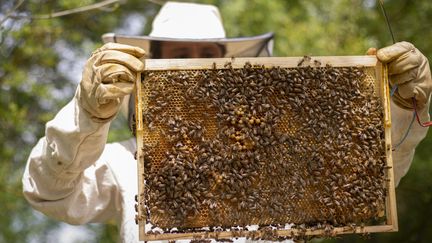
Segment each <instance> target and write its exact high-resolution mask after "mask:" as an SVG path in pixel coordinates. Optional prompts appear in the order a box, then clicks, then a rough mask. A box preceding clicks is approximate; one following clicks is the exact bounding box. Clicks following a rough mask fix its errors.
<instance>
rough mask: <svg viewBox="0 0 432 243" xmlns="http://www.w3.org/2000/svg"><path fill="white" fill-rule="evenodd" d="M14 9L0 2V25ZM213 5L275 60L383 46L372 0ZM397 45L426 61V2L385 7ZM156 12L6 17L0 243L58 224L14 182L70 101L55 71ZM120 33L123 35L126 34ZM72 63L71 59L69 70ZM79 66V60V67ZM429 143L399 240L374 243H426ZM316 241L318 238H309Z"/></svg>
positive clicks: (64, 1)
mask: <svg viewBox="0 0 432 243" xmlns="http://www.w3.org/2000/svg"><path fill="white" fill-rule="evenodd" d="M16 2H17V1H13V0H4V1H2V2H1V3H0V13H1V15H0V20H1V19H3V17H4V14H5V13H6V12H8V10H9V9H11V8H12V7H13V6H14V4H16ZM95 2H100V1H97V0H85V1H68V0H61V1H53V0H45V1H35V0H31V1H24V3H23V4H22V5H21V6H20V7H19V8H18V10H17V11H16V12H15V13H14V14H19V15H22V16H31V15H40V14H48V13H52V12H56V11H61V10H65V9H71V8H76V7H80V6H84V5H86V4H92V3H95ZM196 2H206V3H211V4H216V5H217V6H219V7H220V9H221V12H222V17H223V19H224V23H225V26H226V30H227V34H228V36H230V37H237V36H250V35H256V34H261V33H265V32H268V31H272V32H275V34H276V40H275V55H277V56H298V55H305V54H307V55H361V54H364V53H365V51H366V50H367V49H368V48H369V47H383V46H386V45H389V44H391V38H390V34H389V32H388V30H387V26H386V24H385V22H384V18H383V16H382V13H381V10H380V9H379V6H377V5H376V2H375V1H372V0H328V1H319V0H311V1H300V0H272V1H267V0H232V1H228V0H203V1H196ZM385 4H386V8H387V12H388V15H389V17H390V21H391V24H392V26H393V29H394V32H395V37H396V39H397V40H407V41H410V42H413V43H415V45H416V46H417V47H418V48H419V49H420V50H422V52H423V53H424V54H425V55H426V56H427V57H429V58H431V57H432V45H430V43H429V41H430V39H431V31H430V29H431V22H430V21H429V16H431V15H432V2H430V1H426V0H419V1H409V0H393V1H386V2H385ZM158 8H159V6H157V5H156V4H153V3H150V2H145V1H139V0H129V1H121V4H117V5H115V6H111V7H108V8H103V9H98V10H91V11H88V12H83V13H77V14H72V15H68V16H64V17H60V18H52V19H45V20H37V19H29V18H24V19H22V18H10V19H8V20H7V21H6V22H4V23H3V24H2V25H1V26H0V92H1V94H0V129H1V131H2V132H1V133H0V145H1V146H0V191H1V192H2V194H1V196H0V205H2V210H1V212H0V227H1V230H0V242H28V241H30V240H31V239H33V240H34V239H38V241H40V242H45V241H46V235H47V234H48V233H49V232H50V230H52V229H55V228H57V227H59V226H58V223H57V222H55V221H53V220H49V219H48V218H46V217H44V216H41V215H40V214H39V213H36V212H34V211H33V210H32V209H30V207H29V205H28V204H27V203H26V202H25V200H24V199H23V196H22V193H21V181H20V178H21V175H22V172H23V168H24V166H25V163H26V159H27V157H28V155H29V153H30V150H31V148H32V147H33V146H34V145H35V144H36V142H37V140H38V139H39V138H40V137H42V136H43V135H44V125H45V123H46V122H47V121H49V120H50V119H51V118H52V117H53V116H54V115H55V114H56V112H57V111H58V110H59V109H60V108H61V107H62V106H63V105H64V104H66V103H67V102H68V101H69V100H70V99H71V97H72V96H73V94H74V91H75V87H76V85H77V82H78V81H79V77H71V76H70V75H71V74H70V73H68V72H65V70H64V69H61V68H60V63H62V62H64V61H65V58H66V57H65V52H70V53H73V57H77V58H78V57H80V58H83V59H85V58H86V57H88V56H89V55H90V53H91V52H92V50H94V49H95V48H97V47H99V46H100V45H101V44H102V43H101V39H100V36H101V35H102V34H103V33H106V32H112V31H114V30H119V31H124V30H125V28H123V29H122V28H121V27H122V26H123V27H124V26H125V24H127V23H126V22H125V20H126V19H127V18H128V17H130V16H132V15H134V14H141V15H143V16H145V20H146V22H145V23H144V26H145V27H144V28H143V29H140V30H133V31H134V33H141V34H143V33H148V32H149V30H150V26H151V20H152V18H153V17H154V16H155V14H156V13H157V9H158ZM126 29H127V28H126ZM78 61H79V59H77V62H78ZM81 62H82V61H81ZM125 123H126V120H125V119H124V118H121V117H119V119H117V120H116V122H115V123H113V125H112V129H111V133H110V136H109V140H110V141H116V140H121V139H126V138H128V137H129V136H130V133H129V131H127V128H126V126H125ZM431 145H432V135H430V133H429V134H428V137H427V138H426V139H425V140H424V141H423V142H422V143H421V145H419V146H418V148H417V154H416V156H415V159H414V161H413V165H412V167H411V170H410V171H409V173H408V175H407V176H406V177H405V178H404V179H403V180H402V182H401V184H400V186H399V188H398V189H397V200H398V213H399V215H398V216H399V226H400V227H399V228H400V230H399V232H398V233H380V234H373V235H372V236H371V237H372V238H371V239H370V241H373V242H430V241H431V240H432V235H431V234H432V233H431V231H430V230H429V229H430V228H432V223H430V222H429V221H428V219H429V218H431V216H432V207H431V206H430V205H431V202H432V181H431V180H428V179H429V178H428V177H430V175H431V173H432V164H431V161H430V160H431V156H430V152H429V150H428V147H430V146H431ZM89 228H90V229H91V230H93V231H94V233H95V235H97V236H98V237H97V241H100V242H115V241H116V239H117V234H118V231H117V230H116V229H115V226H114V225H113V224H109V225H108V226H106V227H102V228H101V227H94V226H89ZM317 241H323V240H317ZM326 241H328V242H363V241H365V240H364V239H363V238H362V237H359V236H343V237H341V238H340V239H336V240H326Z"/></svg>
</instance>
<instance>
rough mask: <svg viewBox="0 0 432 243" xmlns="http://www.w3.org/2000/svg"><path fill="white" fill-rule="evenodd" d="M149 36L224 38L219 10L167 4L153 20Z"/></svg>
mask: <svg viewBox="0 0 432 243" xmlns="http://www.w3.org/2000/svg"><path fill="white" fill-rule="evenodd" d="M197 20H198V21H197ZM150 36H152V37H164V38H178V39H183V38H184V39H210V38H225V30H224V27H223V24H222V18H221V16H220V13H219V10H218V9H217V8H216V7H215V6H213V5H206V4H195V3H179V2H167V3H165V4H164V5H163V6H162V8H161V9H160V11H159V13H158V14H157V15H156V17H155V19H154V20H153V26H152V31H151V32H150Z"/></svg>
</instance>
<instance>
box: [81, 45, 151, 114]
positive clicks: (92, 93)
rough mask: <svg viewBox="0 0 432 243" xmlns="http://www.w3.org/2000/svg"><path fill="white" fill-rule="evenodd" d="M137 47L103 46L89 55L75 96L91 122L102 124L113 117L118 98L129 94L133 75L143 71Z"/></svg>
mask: <svg viewBox="0 0 432 243" xmlns="http://www.w3.org/2000/svg"><path fill="white" fill-rule="evenodd" d="M144 55H145V52H144V50H142V49H141V48H139V47H134V46H129V45H123V44H118V43H107V44H105V45H104V46H102V47H101V48H99V49H97V50H96V51H94V52H93V54H92V56H91V57H90V58H89V59H88V60H87V63H86V65H85V67H84V71H83V75H82V80H81V83H80V87H79V90H78V93H77V97H78V101H79V104H80V105H81V106H82V107H83V108H84V110H85V111H87V112H88V113H89V115H90V117H91V118H92V120H94V121H97V122H106V121H109V120H111V119H112V118H114V116H115V115H116V114H117V112H118V110H119V108H120V105H121V103H122V99H123V97H124V96H125V95H127V94H130V93H131V92H132V90H133V87H134V82H135V80H136V75H137V73H138V72H141V71H143V70H144V64H143V62H142V61H140V60H139V58H141V57H143V56H144Z"/></svg>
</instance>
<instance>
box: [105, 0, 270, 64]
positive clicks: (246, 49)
mask: <svg viewBox="0 0 432 243" xmlns="http://www.w3.org/2000/svg"><path fill="white" fill-rule="evenodd" d="M102 39H103V41H104V42H105V43H106V42H117V43H122V44H128V45H132V46H138V47H141V48H142V49H144V50H145V51H146V52H147V53H149V54H150V56H151V50H150V46H151V45H150V44H151V42H152V41H161V42H164V41H167V42H172V41H175V42H212V43H217V44H220V45H223V46H224V47H225V57H256V56H271V55H272V49H273V33H266V34H263V35H259V36H251V37H239V38H226V35H225V30H224V27H223V24H222V19H221V16H220V14H219V10H218V8H217V7H215V6H213V5H207V4H197V3H183V2H167V3H165V4H164V5H163V6H162V8H161V9H160V11H159V13H158V14H157V15H156V17H155V18H154V20H153V25H152V31H151V32H150V34H149V35H148V36H127V35H118V34H115V33H107V34H104V35H103V36H102Z"/></svg>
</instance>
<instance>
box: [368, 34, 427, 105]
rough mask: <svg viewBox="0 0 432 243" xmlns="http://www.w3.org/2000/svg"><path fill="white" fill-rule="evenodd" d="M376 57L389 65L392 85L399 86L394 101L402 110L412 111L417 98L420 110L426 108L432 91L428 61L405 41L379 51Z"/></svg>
mask: <svg viewBox="0 0 432 243" xmlns="http://www.w3.org/2000/svg"><path fill="white" fill-rule="evenodd" d="M376 55H377V58H378V59H379V60H380V61H381V62H383V63H387V64H388V74H389V79H390V83H391V84H392V85H397V91H396V92H395V94H394V96H393V101H394V102H395V103H396V104H397V105H399V106H400V107H402V108H405V109H412V108H413V101H412V98H415V99H416V101H417V105H418V107H419V108H420V109H421V108H423V107H426V104H427V102H428V101H429V96H430V94H431V91H432V79H431V71H430V68H429V62H428V59H427V58H426V57H425V56H424V55H423V54H422V53H421V52H420V51H419V50H418V49H417V48H415V46H414V45H413V44H411V43H409V42H405V41H403V42H398V43H396V44H394V45H391V46H388V47H384V48H382V49H379V50H378V52H377V53H376Z"/></svg>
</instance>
